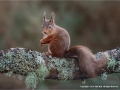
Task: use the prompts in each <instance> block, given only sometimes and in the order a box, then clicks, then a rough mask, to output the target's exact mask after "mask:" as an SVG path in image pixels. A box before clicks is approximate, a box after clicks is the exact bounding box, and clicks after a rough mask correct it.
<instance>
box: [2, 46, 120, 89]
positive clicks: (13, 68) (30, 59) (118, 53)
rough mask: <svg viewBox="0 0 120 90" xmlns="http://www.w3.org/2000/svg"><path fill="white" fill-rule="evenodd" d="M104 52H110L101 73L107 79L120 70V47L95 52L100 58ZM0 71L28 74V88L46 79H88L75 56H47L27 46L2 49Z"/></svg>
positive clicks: (20, 74)
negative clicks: (106, 63) (70, 57)
mask: <svg viewBox="0 0 120 90" xmlns="http://www.w3.org/2000/svg"><path fill="white" fill-rule="evenodd" d="M103 53H107V54H108V56H109V57H108V59H109V63H108V65H107V66H106V67H105V68H103V69H102V71H101V72H100V73H99V75H101V78H102V80H106V78H107V74H108V73H114V72H115V73H119V72H120V48H116V49H113V50H108V51H105V52H99V53H97V54H95V56H96V58H100V57H101V56H102V55H103ZM0 73H7V75H8V76H11V75H12V74H19V79H22V76H26V79H25V83H26V85H27V88H33V89H34V88H36V86H37V84H38V81H43V80H44V79H57V80H75V79H77V80H78V79H87V78H88V77H87V76H85V75H83V74H82V72H80V70H79V67H78V62H77V60H76V59H75V58H72V59H65V58H56V57H51V56H46V55H45V54H44V53H39V52H37V51H33V50H30V49H25V48H10V49H9V50H6V51H5V50H0Z"/></svg>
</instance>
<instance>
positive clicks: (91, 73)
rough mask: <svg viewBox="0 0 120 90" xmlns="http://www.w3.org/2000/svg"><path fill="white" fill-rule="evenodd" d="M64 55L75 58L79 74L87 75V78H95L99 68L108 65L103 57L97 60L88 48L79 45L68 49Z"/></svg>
mask: <svg viewBox="0 0 120 90" xmlns="http://www.w3.org/2000/svg"><path fill="white" fill-rule="evenodd" d="M66 55H67V56H68V57H69V56H70V57H71V56H77V57H78V63H79V67H80V71H81V73H83V74H85V75H87V76H88V77H95V76H97V72H99V71H100V70H101V68H103V67H104V66H105V65H106V64H107V63H108V60H107V57H106V56H105V55H103V56H102V57H101V58H100V59H99V60H97V59H96V58H95V56H94V55H93V53H92V52H91V51H90V49H89V48H87V47H85V46H80V45H78V46H74V47H72V48H71V49H69V50H68V51H67V53H66Z"/></svg>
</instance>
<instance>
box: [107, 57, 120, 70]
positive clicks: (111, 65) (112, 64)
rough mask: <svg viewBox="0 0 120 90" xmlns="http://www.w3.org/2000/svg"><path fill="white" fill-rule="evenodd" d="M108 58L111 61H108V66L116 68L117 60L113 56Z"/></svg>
mask: <svg viewBox="0 0 120 90" xmlns="http://www.w3.org/2000/svg"><path fill="white" fill-rule="evenodd" d="M108 59H109V62H108V65H107V68H110V69H112V70H114V69H115V66H116V65H117V63H118V62H116V60H115V59H114V58H113V57H111V58H108Z"/></svg>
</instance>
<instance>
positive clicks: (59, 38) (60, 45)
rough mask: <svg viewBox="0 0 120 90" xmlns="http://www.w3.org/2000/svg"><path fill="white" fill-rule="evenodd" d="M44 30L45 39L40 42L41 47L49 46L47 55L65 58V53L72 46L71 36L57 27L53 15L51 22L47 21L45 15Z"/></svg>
mask: <svg viewBox="0 0 120 90" xmlns="http://www.w3.org/2000/svg"><path fill="white" fill-rule="evenodd" d="M42 28H43V30H42V32H43V34H44V37H43V39H42V40H40V45H41V46H42V45H43V44H48V52H47V54H51V55H52V56H54V57H59V58H62V57H64V54H65V52H66V51H67V50H68V49H69V46H70V36H69V34H68V32H67V31H66V30H65V29H63V28H61V27H59V26H57V25H55V23H54V14H53V13H52V15H51V19H50V20H46V18H45V14H44V18H43V27H42Z"/></svg>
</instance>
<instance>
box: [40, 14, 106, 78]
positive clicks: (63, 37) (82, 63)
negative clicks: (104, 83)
mask: <svg viewBox="0 0 120 90" xmlns="http://www.w3.org/2000/svg"><path fill="white" fill-rule="evenodd" d="M54 16H55V15H54V13H51V18H50V20H47V19H46V13H45V12H44V14H43V25H42V33H43V35H44V36H43V39H41V40H40V46H41V47H42V45H44V44H48V52H47V53H46V55H52V56H53V57H58V58H71V57H74V56H76V57H77V59H78V65H79V68H80V71H81V72H82V73H83V74H85V75H87V76H88V77H95V76H97V72H99V71H100V70H101V69H102V68H103V67H104V66H105V65H107V63H108V59H107V56H106V55H103V56H102V57H101V58H100V59H99V60H97V59H96V58H95V56H94V55H93V53H92V52H91V50H90V49H89V48H88V47H85V46H81V45H77V46H73V47H72V48H71V49H69V46H70V35H69V34H68V32H67V31H66V30H65V29H63V28H61V27H59V26H57V25H56V24H55V22H54Z"/></svg>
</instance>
